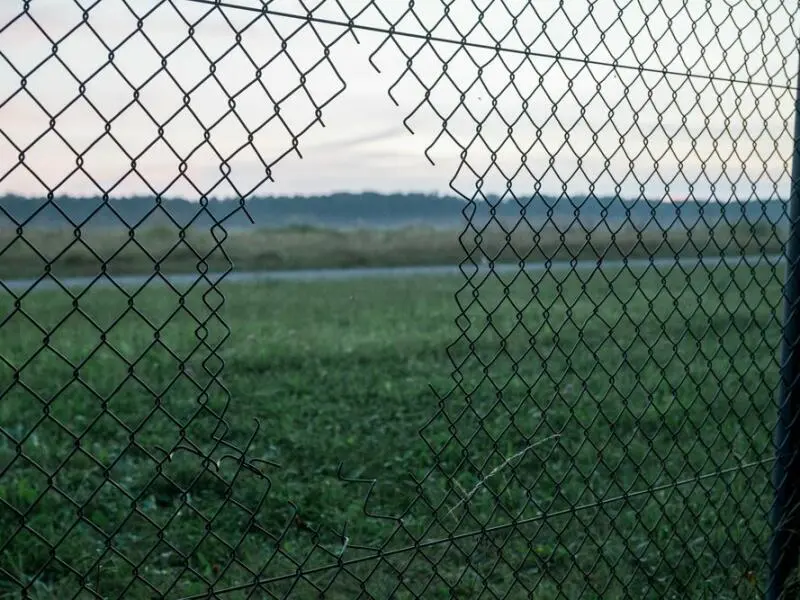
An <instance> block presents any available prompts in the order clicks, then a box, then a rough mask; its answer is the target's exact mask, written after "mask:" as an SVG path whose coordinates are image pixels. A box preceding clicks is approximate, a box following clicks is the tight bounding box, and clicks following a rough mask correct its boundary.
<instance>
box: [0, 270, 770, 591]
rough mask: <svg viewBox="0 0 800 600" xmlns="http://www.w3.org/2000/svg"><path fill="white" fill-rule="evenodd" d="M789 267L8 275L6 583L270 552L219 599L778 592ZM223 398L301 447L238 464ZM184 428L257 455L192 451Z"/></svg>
mask: <svg viewBox="0 0 800 600" xmlns="http://www.w3.org/2000/svg"><path fill="white" fill-rule="evenodd" d="M638 277H641V278H640V279H639V278H638ZM781 278H782V270H780V269H778V270H774V269H772V268H770V267H767V266H765V267H759V268H756V269H754V270H750V269H738V270H734V271H730V270H728V269H727V268H724V267H720V268H718V269H717V270H716V271H715V272H713V273H707V272H705V271H703V270H702V269H698V270H697V271H696V272H692V273H689V272H687V273H684V272H682V271H681V270H679V269H677V268H676V269H674V270H673V271H671V272H670V273H668V274H659V273H657V272H655V271H653V270H650V271H647V272H646V273H644V274H641V273H637V274H632V273H630V272H628V271H620V272H611V271H604V272H603V273H599V272H598V273H594V274H591V275H590V274H589V273H572V274H567V273H552V274H536V275H531V279H527V278H525V277H523V276H520V277H518V278H517V279H516V280H515V281H514V282H513V283H508V282H509V281H510V280H511V279H512V278H511V277H510V276H509V277H507V278H505V280H506V283H502V282H500V281H499V280H498V279H497V278H489V279H487V280H486V281H485V282H482V284H481V285H480V286H479V287H478V289H479V292H476V293H473V287H472V285H465V283H464V281H462V280H460V279H450V278H442V279H436V278H419V279H393V280H361V281H349V282H348V281H343V282H326V283H292V282H282V283H270V284H258V285H256V284H253V285H233V284H231V285H227V286H224V287H223V290H224V292H225V301H224V303H223V302H222V298H221V297H220V295H219V294H218V293H217V292H214V291H211V292H207V291H206V290H204V289H195V290H192V291H189V292H187V293H185V294H183V295H181V294H178V293H175V292H173V291H170V290H168V289H167V288H160V289H152V290H149V289H148V290H145V291H143V292H141V293H139V294H136V295H135V296H134V297H133V299H132V300H131V299H129V297H128V296H127V295H126V294H124V293H122V292H121V291H118V290H113V289H104V290H93V291H88V292H86V293H85V294H84V295H82V296H80V297H79V298H77V299H75V300H73V299H71V298H70V297H69V296H68V295H67V294H66V293H65V292H55V291H54V292H49V291H48V292H40V293H35V294H31V295H29V296H27V297H25V298H24V299H23V300H21V302H20V304H19V306H18V307H16V308H15V307H14V306H13V303H12V301H11V299H10V298H8V297H7V296H6V297H4V298H3V299H2V313H1V314H2V315H4V318H5V321H4V322H3V324H2V326H1V327H0V348H1V349H2V350H0V355H1V356H2V362H0V384H2V389H3V390H4V391H3V392H0V427H2V435H0V499H1V502H0V531H2V532H3V533H4V535H3V538H4V539H5V541H4V542H0V544H2V551H0V567H1V568H2V569H4V571H0V597H8V598H17V597H20V591H19V587H18V583H17V582H21V583H22V584H24V585H28V586H30V588H29V594H28V597H34V598H42V599H45V598H48V599H49V598H68V597H72V595H73V593H75V592H76V591H77V589H78V587H79V585H80V583H81V580H80V578H81V577H85V584H86V585H87V586H90V587H91V588H92V589H94V590H95V591H96V593H97V594H98V595H99V596H101V597H108V598H111V597H119V595H120V594H121V593H123V591H125V592H126V593H127V596H126V597H129V598H137V599H138V598H150V597H154V596H157V595H158V594H166V595H167V596H168V597H170V598H180V597H184V596H190V595H192V594H199V595H202V594H203V593H204V592H205V591H206V590H207V589H208V586H209V585H210V583H209V582H214V586H215V588H217V589H221V588H226V587H229V586H236V585H240V584H248V583H251V582H252V581H253V577H254V575H253V574H254V573H260V575H261V577H263V578H265V579H272V581H271V583H268V584H265V585H264V586H263V587H262V588H260V589H257V590H256V591H255V593H254V594H253V595H248V593H249V592H250V591H251V590H250V589H249V588H248V589H245V590H239V591H233V592H231V593H230V594H228V595H221V596H219V597H222V598H236V599H238V598H245V597H249V598H273V597H283V595H284V594H287V593H289V592H291V595H290V597H291V598H302V599H305V598H317V597H319V592H318V588H319V589H322V588H326V586H327V591H326V593H325V596H324V597H326V598H333V599H345V598H356V597H360V598H368V597H371V598H389V597H393V598H402V599H406V598H413V597H415V596H419V597H422V598H425V599H426V600H427V599H434V600H436V599H439V598H441V599H445V598H453V597H456V598H478V597H481V598H503V597H505V598H509V599H513V600H516V599H522V598H535V599H551V598H622V597H631V598H653V599H655V598H681V599H683V598H714V599H725V598H755V597H759V596H758V594H759V592H760V590H761V589H763V586H764V575H765V572H766V548H767V541H768V535H769V528H768V521H767V514H768V510H769V506H770V503H771V492H770V485H769V475H770V468H771V467H770V464H769V463H768V462H767V463H759V461H763V460H764V459H769V457H770V456H771V450H770V439H771V428H772V425H773V423H774V420H775V419H774V413H775V402H774V399H775V390H776V385H777V381H778V371H777V345H778V342H779V331H780V326H779V321H778V317H777V315H778V314H779V312H778V308H779V307H780V303H781V288H780V280H781ZM472 284H477V282H472ZM454 294H455V295H456V297H457V298H456V299H454ZM459 304H460V305H461V306H462V307H463V312H464V314H465V316H462V317H459V318H458V327H457V325H456V318H457V317H458V315H459V313H460V312H462V311H461V310H460V309H459ZM67 315H69V316H68V317H67V318H65V317H66V316H67ZM487 315H491V316H490V317H488V316H487ZM220 319H224V324H223V322H222V320H220ZM459 327H461V328H463V329H464V331H465V332H464V333H463V334H462V333H461V332H460V330H459ZM43 346H46V347H43ZM223 363H224V369H222V370H221V372H220V373H219V374H218V375H216V376H214V374H216V373H217V372H218V371H219V370H220V369H221V367H222V365H223ZM454 365H455V366H454ZM14 370H18V372H19V377H18V379H15V378H14ZM220 384H224V386H225V389H223V388H222V387H221V385H220ZM429 386H431V387H432V389H431V387H429ZM226 389H227V391H228V392H229V394H230V395H229V396H228V395H227V393H226V391H225V390H226ZM228 402H229V405H227V408H226V403H228ZM223 411H226V412H225V415H224V419H225V423H226V428H227V433H226V437H225V439H226V440H229V442H230V444H231V445H232V446H235V447H238V448H243V447H245V446H246V445H247V442H248V439H250V436H251V435H253V434H254V433H255V436H254V437H253V438H252V440H251V443H250V444H249V446H248V447H247V448H246V453H245V454H246V457H247V459H248V460H254V459H261V460H268V461H273V462H276V463H278V464H279V465H280V468H278V467H273V466H269V465H266V464H265V463H259V462H253V463H252V464H253V465H254V466H256V467H258V468H260V469H263V472H264V475H257V474H256V473H254V472H252V471H250V470H247V469H243V468H240V467H237V462H236V460H234V459H235V457H236V456H240V455H239V454H238V453H237V451H236V450H235V449H234V448H232V447H228V446H220V444H219V442H215V441H214V433H215V430H216V431H217V433H219V422H218V419H217V417H218V416H219V415H220V414H221V413H222V412H223ZM256 419H258V421H259V423H260V428H259V429H258V431H257V432H255V420H256ZM420 431H421V434H422V437H421V436H420ZM554 435H557V436H558V437H555V438H554V437H553V436H554ZM423 438H424V439H423ZM181 440H183V441H181ZM179 443H180V444H181V445H183V446H189V445H194V446H196V449H197V451H198V452H199V453H200V454H202V453H208V454H210V455H211V456H213V458H214V459H219V458H220V456H222V455H224V454H227V455H229V457H228V458H225V459H222V460H221V461H220V463H219V467H218V468H217V467H216V466H207V467H205V468H204V467H203V459H202V458H201V457H200V456H198V455H197V454H195V453H191V452H188V451H185V450H184V451H180V450H178V451H175V452H174V453H173V456H172V460H171V461H167V460H166V459H165V456H164V454H163V452H162V450H163V451H166V452H170V451H173V450H174V449H175V447H176V445H178V444H179ZM533 444H537V445H535V447H533V448H530V449H529V450H527V451H526V452H523V453H522V454H521V455H520V456H519V457H518V458H516V459H515V460H513V461H512V462H511V463H510V464H508V465H506V466H505V467H504V468H501V469H500V470H499V471H497V472H496V473H495V474H494V475H493V476H492V477H490V478H489V479H488V480H487V481H486V482H485V484H484V485H482V486H480V487H479V488H478V490H477V491H476V492H475V493H474V495H473V496H472V497H471V498H470V499H469V501H468V502H466V503H463V504H461V505H458V502H459V494H461V495H462V496H463V495H464V493H465V491H467V490H470V489H472V488H473V487H474V486H475V485H476V483H477V482H479V481H480V480H481V479H483V478H486V477H487V476H488V475H489V474H490V472H491V471H492V470H493V469H495V468H496V467H497V466H498V465H501V464H502V462H503V461H504V460H505V459H507V458H508V457H510V456H512V455H514V454H516V453H519V452H520V451H523V450H524V449H525V448H526V447H528V446H531V445H533ZM158 448H161V450H159V449H158ZM340 462H341V463H342V464H343V468H342V473H343V474H344V475H345V476H346V477H347V478H354V479H365V480H366V479H376V480H377V482H376V484H375V487H374V490H373V492H372V494H371V496H370V499H369V502H368V503H367V505H366V507H365V505H364V499H365V497H366V496H367V492H368V488H369V484H367V483H346V482H343V481H342V480H341V478H340V477H339V476H338V475H337V467H338V465H339V463H340ZM745 463H756V465H755V466H750V467H747V468H738V467H739V466H740V465H743V464H745ZM725 469H732V470H731V471H730V472H728V473H726V474H724V475H719V476H713V477H709V478H705V479H700V480H698V477H699V476H701V475H703V474H708V473H715V472H719V471H722V470H725ZM412 477H413V478H416V480H417V481H420V482H421V483H418V484H417V483H414V479H413V478H412ZM684 480H685V481H686V482H687V483H684V484H683V485H679V486H675V485H674V484H675V483H676V482H678V481H684ZM657 486H664V487H663V488H660V489H659V491H653V492H650V493H644V494H641V495H628V496H627V497H624V496H626V494H629V493H632V492H635V491H637V490H647V489H649V488H654V487H657ZM620 497H623V498H622V499H619V498H620ZM290 503H291V504H290ZM597 503H600V504H599V505H597ZM292 505H294V506H295V507H296V510H297V511H298V513H299V515H300V516H301V518H302V519H303V520H304V521H305V522H308V523H310V524H311V525H312V527H321V528H322V529H321V531H320V534H319V538H318V539H314V536H313V535H312V534H310V533H309V532H308V531H306V530H304V529H302V528H299V527H298V526H297V525H296V524H295V523H294V521H293V511H294V509H293V508H292ZM576 507H579V508H577V509H576ZM365 510H366V512H367V513H369V515H371V516H368V515H367V514H365ZM20 515H23V516H24V519H22V520H24V523H25V525H24V528H21V526H20V522H21V519H20ZM376 515H378V516H380V515H384V516H391V517H398V516H400V515H402V516H403V519H402V526H400V525H399V523H400V521H397V520H394V519H388V518H379V517H378V516H376ZM209 523H210V525H208V524H209ZM345 523H346V524H347V530H346V535H347V537H348V538H349V539H348V542H347V546H346V548H344V552H343V554H342V556H341V560H342V561H344V563H345V566H343V567H341V568H339V567H335V565H336V564H337V560H338V558H337V556H336V555H337V554H338V553H339V552H341V551H342V549H343V545H344V544H343V541H342V538H341V537H340V536H338V535H337V534H335V533H334V532H333V531H332V530H337V531H341V529H342V527H343V526H344V525H345ZM514 523H517V524H514ZM482 530H483V531H484V533H482V534H481V531H482ZM159 531H161V532H163V533H162V534H160V533H159ZM9 534H11V537H10V539H9ZM450 536H452V538H451V540H450V541H449V542H448V541H446V540H447V539H448V537H450ZM415 537H416V538H418V539H420V540H422V542H423V544H426V545H425V546H424V548H423V547H420V548H419V549H418V550H417V551H413V547H414V544H415V542H414V538H415ZM278 539H280V541H279V542H278ZM436 540H445V541H443V542H441V543H433V542H435V541H436ZM364 546H382V548H383V550H384V553H385V554H384V557H383V558H382V559H377V558H376V555H375V552H374V551H372V550H364V549H362V548H363V547H364ZM51 547H55V548H56V550H55V551H54V553H53V554H51V550H50V548H51ZM234 547H235V552H233V551H232V550H231V549H232V548H234ZM407 547H411V548H412V550H409V551H401V550H402V549H403V548H407ZM325 549H327V552H326V550H325ZM312 551H313V552H312ZM309 553H310V556H309ZM359 559H361V562H357V561H358V560H359ZM293 560H294V561H296V563H297V564H299V563H303V566H302V567H298V566H297V564H295V563H293V562H292V561H293ZM303 561H305V562H303ZM349 561H356V562H349ZM326 565H328V566H331V565H334V568H322V567H325V566H326ZM300 568H302V570H304V571H307V570H309V569H314V568H320V570H318V571H317V572H315V573H313V574H308V575H306V576H304V577H299V578H296V577H293V574H294V573H295V572H296V571H297V570H298V569H300ZM3 573H4V574H3ZM750 574H752V575H753V577H751V576H750ZM144 580H147V582H149V584H150V585H151V586H152V588H151V587H148V585H146V584H145V583H144ZM360 581H366V583H365V584H364V586H363V588H362V586H361V584H360ZM312 583H313V585H312ZM314 586H317V588H315V587H314ZM527 590H535V591H531V592H529V591H527ZM559 591H560V595H559ZM481 592H482V594H483V595H481ZM359 593H361V595H360V596H359ZM392 593H393V594H394V595H393V596H392ZM504 594H506V595H504ZM626 594H627V595H626ZM79 597H81V598H89V597H92V596H90V594H89V593H88V592H83V594H82V595H80V596H79Z"/></svg>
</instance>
